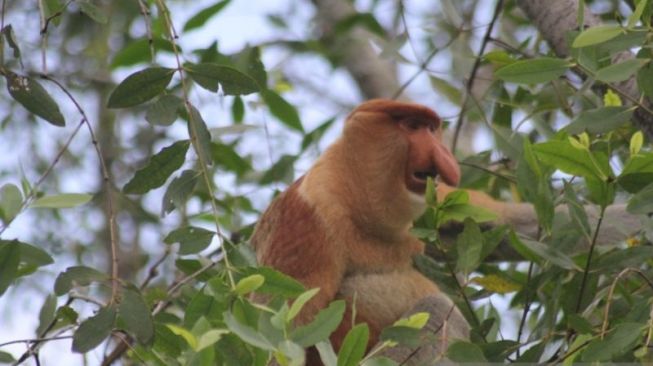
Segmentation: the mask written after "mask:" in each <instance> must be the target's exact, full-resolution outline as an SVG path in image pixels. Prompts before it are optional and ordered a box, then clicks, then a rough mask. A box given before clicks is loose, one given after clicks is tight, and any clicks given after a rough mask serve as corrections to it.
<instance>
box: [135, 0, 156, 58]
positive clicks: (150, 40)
mask: <svg viewBox="0 0 653 366" xmlns="http://www.w3.org/2000/svg"><path fill="white" fill-rule="evenodd" d="M138 6H139V7H140V9H141V14H142V15H143V19H144V20H145V32H146V34H147V44H148V46H149V48H150V57H151V62H154V57H155V56H156V53H155V52H154V37H152V18H151V17H150V9H149V7H148V5H147V4H146V3H145V1H143V0H138Z"/></svg>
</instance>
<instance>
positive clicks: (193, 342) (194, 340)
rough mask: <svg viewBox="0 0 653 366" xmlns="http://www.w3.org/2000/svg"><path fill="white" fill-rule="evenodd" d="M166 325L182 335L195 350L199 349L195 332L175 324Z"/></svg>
mask: <svg viewBox="0 0 653 366" xmlns="http://www.w3.org/2000/svg"><path fill="white" fill-rule="evenodd" d="M166 327H168V329H170V331H171V332H172V333H174V334H176V335H178V336H180V337H182V338H183V339H184V340H185V341H186V343H188V345H189V346H190V348H192V349H193V350H195V351H197V350H198V349H199V342H198V340H197V338H195V336H194V335H193V333H191V332H189V331H187V330H186V329H184V328H182V327H180V326H177V325H174V324H166Z"/></svg>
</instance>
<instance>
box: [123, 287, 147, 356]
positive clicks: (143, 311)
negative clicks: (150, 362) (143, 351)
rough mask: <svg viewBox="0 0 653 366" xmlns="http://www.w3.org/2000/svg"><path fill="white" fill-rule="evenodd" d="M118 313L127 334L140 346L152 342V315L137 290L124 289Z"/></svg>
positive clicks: (131, 288) (133, 288)
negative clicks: (132, 336)
mask: <svg viewBox="0 0 653 366" xmlns="http://www.w3.org/2000/svg"><path fill="white" fill-rule="evenodd" d="M118 313H119V314H120V317H121V318H122V320H123V321H124V323H125V328H127V332H129V334H132V335H134V336H135V338H136V339H137V340H138V341H139V342H140V343H141V344H145V345H147V344H150V343H151V342H152V341H153V340H154V322H153V320H152V314H151V312H150V308H149V307H148V306H147V304H146V303H145V300H143V297H142V296H141V294H140V292H139V291H138V289H137V288H135V287H126V288H124V290H123V292H122V301H121V302H120V307H119V308H118Z"/></svg>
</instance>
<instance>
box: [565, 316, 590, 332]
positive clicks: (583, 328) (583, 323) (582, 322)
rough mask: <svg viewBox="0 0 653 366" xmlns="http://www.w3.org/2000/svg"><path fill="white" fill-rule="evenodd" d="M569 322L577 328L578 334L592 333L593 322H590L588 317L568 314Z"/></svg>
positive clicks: (570, 325)
mask: <svg viewBox="0 0 653 366" xmlns="http://www.w3.org/2000/svg"><path fill="white" fill-rule="evenodd" d="M567 323H568V324H569V327H570V328H571V329H573V330H575V331H576V332H577V333H578V334H592V331H593V329H592V324H590V322H589V321H587V319H585V318H583V317H581V316H579V315H577V314H569V315H567Z"/></svg>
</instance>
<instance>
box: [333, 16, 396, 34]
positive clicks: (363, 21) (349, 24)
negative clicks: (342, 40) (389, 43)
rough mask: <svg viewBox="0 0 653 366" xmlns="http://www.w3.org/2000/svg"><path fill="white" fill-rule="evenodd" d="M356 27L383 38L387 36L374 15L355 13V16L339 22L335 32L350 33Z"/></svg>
mask: <svg viewBox="0 0 653 366" xmlns="http://www.w3.org/2000/svg"><path fill="white" fill-rule="evenodd" d="M356 26H360V27H362V28H365V29H367V30H368V31H370V32H372V33H374V34H376V35H377V36H379V37H382V38H384V37H386V36H387V34H386V32H385V29H384V28H383V26H382V25H381V24H379V22H378V21H377V20H376V18H375V17H374V15H372V14H370V13H354V14H353V15H350V16H348V17H346V18H344V19H342V20H340V21H338V22H337V23H336V25H335V27H334V32H335V33H338V34H342V33H345V32H349V31H350V30H351V29H353V28H354V27H356Z"/></svg>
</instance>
